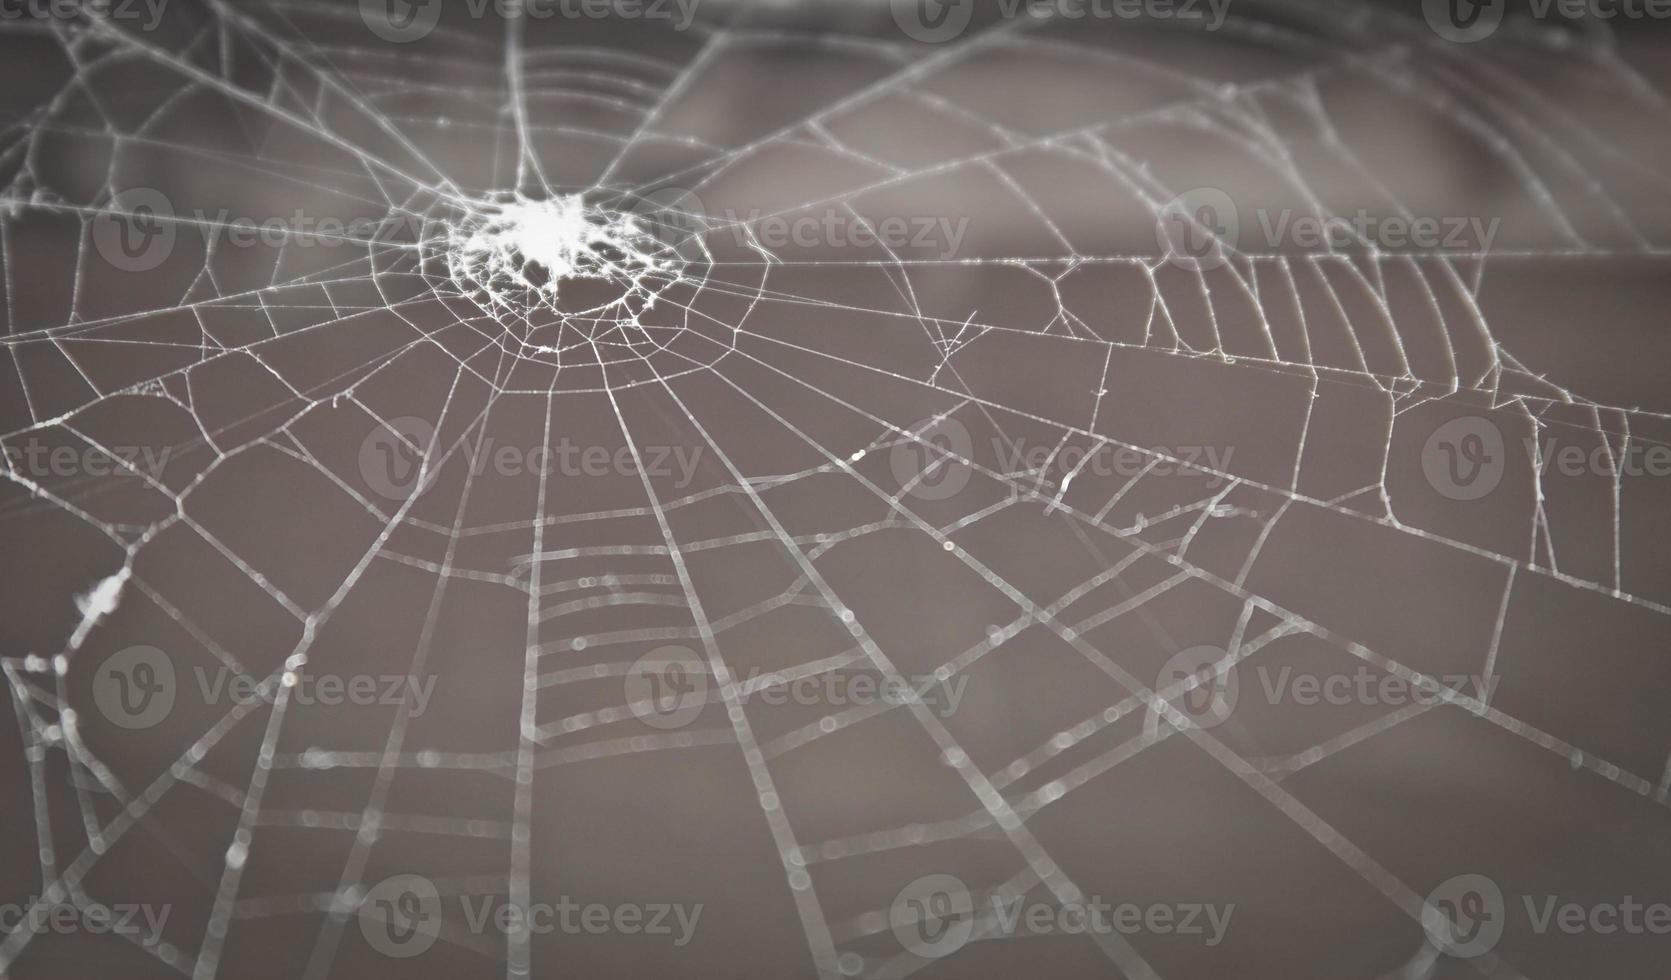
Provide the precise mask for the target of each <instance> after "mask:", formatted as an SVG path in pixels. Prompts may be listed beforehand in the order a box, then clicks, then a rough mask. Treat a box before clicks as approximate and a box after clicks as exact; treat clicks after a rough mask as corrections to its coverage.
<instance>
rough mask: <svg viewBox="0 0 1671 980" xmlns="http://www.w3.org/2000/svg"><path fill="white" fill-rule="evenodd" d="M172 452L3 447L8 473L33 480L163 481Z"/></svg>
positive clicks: (148, 448)
mask: <svg viewBox="0 0 1671 980" xmlns="http://www.w3.org/2000/svg"><path fill="white" fill-rule="evenodd" d="M172 454H173V450H172V449H170V448H169V447H166V446H165V447H163V448H161V449H157V448H154V447H151V446H64V445H59V446H48V445H45V444H43V443H40V442H33V441H31V442H28V443H25V444H23V445H11V446H8V445H0V459H4V462H5V467H4V468H5V470H8V471H10V472H12V473H15V474H17V475H19V476H23V477H27V478H29V479H32V480H41V479H47V478H51V477H58V478H66V479H67V478H72V477H80V476H95V477H97V476H126V477H142V476H144V477H150V478H151V479H152V480H159V479H161V478H162V471H163V468H164V467H166V466H167V465H168V460H169V457H170V456H171V455H172Z"/></svg>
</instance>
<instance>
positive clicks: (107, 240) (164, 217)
mask: <svg viewBox="0 0 1671 980" xmlns="http://www.w3.org/2000/svg"><path fill="white" fill-rule="evenodd" d="M173 219H174V207H173V206H172V205H171V204H170V203H169V201H168V198H167V196H166V195H164V194H163V193H162V192H161V191H159V190H155V189H153V188H150V187H132V188H129V189H127V190H124V191H120V192H118V193H117V194H116V195H115V196H113V197H112V198H111V200H110V204H109V206H107V207H106V208H105V209H104V210H103V211H102V212H100V213H99V215H98V216H97V217H96V218H94V219H93V246H94V247H95V248H97V249H98V251H99V255H100V256H102V257H103V258H104V260H105V261H106V262H109V263H110V264H111V265H113V266H115V267H116V268H118V269H121V270H122V271H123V272H150V271H151V270H152V269H155V268H156V267H157V266H159V265H162V264H163V263H164V262H166V261H167V260H168V256H169V254H170V253H172V252H173V251H174V238H175V235H176V233H177V231H178V229H176V228H175V226H174V220H173Z"/></svg>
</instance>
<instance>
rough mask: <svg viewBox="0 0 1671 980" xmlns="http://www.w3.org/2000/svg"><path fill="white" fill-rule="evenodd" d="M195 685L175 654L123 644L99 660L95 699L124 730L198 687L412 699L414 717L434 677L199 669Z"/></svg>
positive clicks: (336, 702)
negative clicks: (260, 676) (184, 679)
mask: <svg viewBox="0 0 1671 980" xmlns="http://www.w3.org/2000/svg"><path fill="white" fill-rule="evenodd" d="M190 675H191V677H192V679H193V680H194V681H195V685H194V686H185V685H182V684H181V683H180V675H179V672H178V671H177V670H176V668H175V665H174V659H173V658H172V657H170V656H169V655H168V654H167V653H166V652H164V651H163V650H161V649H159V648H157V647H154V646H146V645H137V646H130V647H125V648H123V649H121V650H118V651H116V652H115V653H113V654H111V655H110V656H109V657H107V658H106V659H105V661H104V662H103V663H102V664H100V665H99V668H98V671H97V672H96V673H95V674H94V676H93V703H94V704H95V705H97V706H98V708H99V712H100V713H101V714H103V715H104V717H105V719H106V720H108V721H110V722H111V723H112V724H115V725H117V726H119V727H122V728H126V729H133V730H138V729H145V728H152V727H154V726H156V725H158V724H161V723H162V721H163V720H164V719H166V718H167V717H168V716H169V715H170V714H172V713H173V711H174V708H175V707H176V705H177V704H178V703H179V700H180V697H181V695H182V694H187V693H190V692H192V691H194V690H195V692H196V694H197V696H198V698H199V699H200V703H202V704H205V705H219V706H225V707H234V706H238V705H253V704H257V703H266V704H272V703H273V702H274V701H276V700H277V698H278V696H279V691H280V689H281V688H282V689H284V690H286V691H287V692H288V693H287V694H286V697H287V698H288V700H289V701H290V702H291V703H293V704H299V705H317V706H320V707H327V708H331V707H340V706H355V707H369V706H373V705H383V706H392V705H399V704H402V703H406V704H408V714H409V716H410V717H413V718H418V717H421V716H422V715H423V714H424V712H426V711H428V710H429V702H430V698H431V696H432V695H433V694H434V693H435V677H434V675H430V676H427V677H417V676H413V675H409V674H332V673H310V672H306V671H303V670H300V669H298V670H289V671H284V672H283V673H281V674H277V675H275V676H273V677H270V678H267V679H264V680H257V679H256V678H253V677H251V676H249V675H247V674H243V673H239V672H238V671H236V670H233V669H232V668H231V667H229V666H226V665H224V664H223V665H220V666H218V667H216V668H214V669H210V668H208V667H204V666H194V667H192V669H191V671H190Z"/></svg>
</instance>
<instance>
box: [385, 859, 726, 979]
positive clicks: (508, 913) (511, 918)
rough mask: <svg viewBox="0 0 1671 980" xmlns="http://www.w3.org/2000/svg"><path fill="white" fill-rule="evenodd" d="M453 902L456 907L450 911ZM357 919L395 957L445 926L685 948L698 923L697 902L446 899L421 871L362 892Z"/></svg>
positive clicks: (429, 941) (408, 953) (424, 946)
mask: <svg viewBox="0 0 1671 980" xmlns="http://www.w3.org/2000/svg"><path fill="white" fill-rule="evenodd" d="M453 903H456V905H457V908H456V910H455V914H452V915H449V914H448V912H449V908H450V906H451V905H452V904H453ZM358 918H359V920H360V932H361V934H362V935H364V936H365V939H366V942H367V943H369V944H370V945H371V947H372V948H373V949H375V950H377V951H378V952H380V953H382V954H383V955H385V956H390V957H394V958H396V959H405V958H409V957H413V956H417V955H419V954H421V953H423V952H425V951H426V950H428V949H429V948H430V947H431V946H433V945H435V941H436V940H437V939H438V938H440V936H441V933H442V930H443V927H444V926H445V927H446V928H449V929H463V930H465V931H467V932H468V933H470V934H471V935H486V934H498V935H501V936H528V935H534V936H547V935H565V936H581V935H590V936H601V935H608V934H619V935H624V936H652V937H661V938H665V939H666V940H667V941H668V942H670V943H671V944H672V945H673V946H675V947H684V946H686V945H688V944H689V943H690V941H691V939H692V937H694V936H695V934H696V929H697V925H698V924H699V923H700V922H701V920H702V903H700V902H696V903H690V904H687V903H680V902H617V903H604V902H582V901H577V900H575V899H574V898H572V897H570V896H568V895H560V896H558V898H557V900H556V901H555V902H530V903H526V904H521V903H516V902H512V901H510V900H508V899H506V898H505V897H503V896H502V895H498V894H479V895H469V894H454V895H445V896H443V895H442V894H441V890H440V889H439V888H438V887H436V884H435V882H433V881H431V880H430V879H428V878H426V877H424V876H423V875H416V874H401V875H395V876H393V877H390V878H385V879H384V880H383V881H381V882H379V883H378V884H376V885H374V886H373V887H371V888H370V889H367V890H366V892H365V894H364V895H363V896H362V897H361V898H360V902H359V913H358Z"/></svg>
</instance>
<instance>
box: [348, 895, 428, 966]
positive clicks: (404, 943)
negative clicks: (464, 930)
mask: <svg viewBox="0 0 1671 980" xmlns="http://www.w3.org/2000/svg"><path fill="white" fill-rule="evenodd" d="M359 920H360V934H361V935H363V936H365V938H366V942H367V943H370V944H371V948H372V949H375V950H377V951H378V952H379V953H382V954H383V955H384V956H392V957H394V958H396V959H406V958H408V957H412V956H417V955H418V954H420V953H422V952H424V951H425V950H427V949H429V948H430V947H431V946H433V945H435V940H436V938H437V937H439V936H440V935H441V892H440V891H439V890H438V889H437V888H436V887H435V882H433V881H430V880H429V879H428V878H425V877H424V876H423V875H413V874H403V875H395V876H393V877H391V878H385V879H383V880H382V881H381V882H378V883H377V884H376V885H375V886H373V887H372V888H371V890H369V891H367V892H366V895H365V898H363V899H362V900H361V901H360V911H359Z"/></svg>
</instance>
